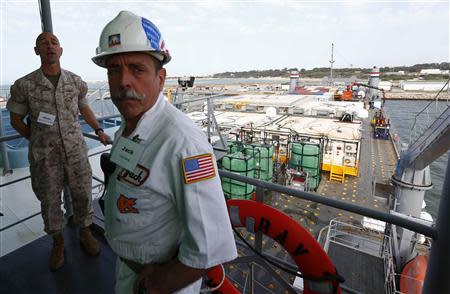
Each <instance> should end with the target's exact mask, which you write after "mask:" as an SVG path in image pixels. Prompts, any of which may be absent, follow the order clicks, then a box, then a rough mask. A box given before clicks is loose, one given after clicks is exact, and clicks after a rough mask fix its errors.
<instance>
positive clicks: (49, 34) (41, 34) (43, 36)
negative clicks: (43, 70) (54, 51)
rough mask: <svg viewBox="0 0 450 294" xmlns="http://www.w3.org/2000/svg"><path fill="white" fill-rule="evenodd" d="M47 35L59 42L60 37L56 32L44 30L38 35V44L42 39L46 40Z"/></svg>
mask: <svg viewBox="0 0 450 294" xmlns="http://www.w3.org/2000/svg"><path fill="white" fill-rule="evenodd" d="M46 36H49V37H50V38H51V39H53V40H56V41H57V42H58V44H59V39H58V37H57V36H56V35H55V34H53V33H51V32H43V33H40V34H39V36H37V38H36V46H37V45H38V43H39V42H40V41H42V40H44V39H45V37H46Z"/></svg>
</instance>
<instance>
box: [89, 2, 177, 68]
mask: <svg viewBox="0 0 450 294" xmlns="http://www.w3.org/2000/svg"><path fill="white" fill-rule="evenodd" d="M95 51H96V52H95V53H96V54H97V55H95V56H94V57H93V58H92V61H94V63H95V64H97V65H98V66H101V67H106V63H105V59H106V58H105V57H106V56H108V55H112V54H118V53H124V52H144V53H148V54H150V55H152V56H153V57H155V58H156V59H158V60H159V61H160V62H162V64H166V63H168V62H169V61H170V59H171V57H170V54H169V50H168V49H167V48H166V46H165V43H164V40H163V38H162V35H161V33H160V31H159V30H158V28H157V27H156V26H155V25H154V24H153V23H152V22H151V21H149V20H148V19H146V18H144V17H140V16H138V15H136V14H134V13H132V12H130V11H125V10H123V11H121V12H119V14H118V15H117V16H116V17H115V18H114V19H113V20H111V21H110V22H109V23H108V24H107V25H106V27H105V28H104V29H103V31H102V34H101V35H100V41H99V46H98V47H97V49H96V50H95Z"/></svg>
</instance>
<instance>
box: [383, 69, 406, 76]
mask: <svg viewBox="0 0 450 294" xmlns="http://www.w3.org/2000/svg"><path fill="white" fill-rule="evenodd" d="M383 75H386V76H403V75H405V71H404V70H399V71H388V72H384V73H383Z"/></svg>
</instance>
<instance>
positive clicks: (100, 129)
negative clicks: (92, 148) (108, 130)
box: [94, 128, 105, 136]
mask: <svg viewBox="0 0 450 294" xmlns="http://www.w3.org/2000/svg"><path fill="white" fill-rule="evenodd" d="M94 132H95V134H96V135H97V136H98V133H100V132H102V133H104V132H105V130H103V129H102V128H98V129H95V131H94Z"/></svg>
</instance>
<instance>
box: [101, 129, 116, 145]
mask: <svg viewBox="0 0 450 294" xmlns="http://www.w3.org/2000/svg"><path fill="white" fill-rule="evenodd" d="M98 138H99V139H100V142H102V144H103V145H105V146H106V145H108V144H112V143H113V141H112V140H111V138H110V137H109V136H108V135H107V134H106V133H105V132H103V131H101V132H98Z"/></svg>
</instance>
